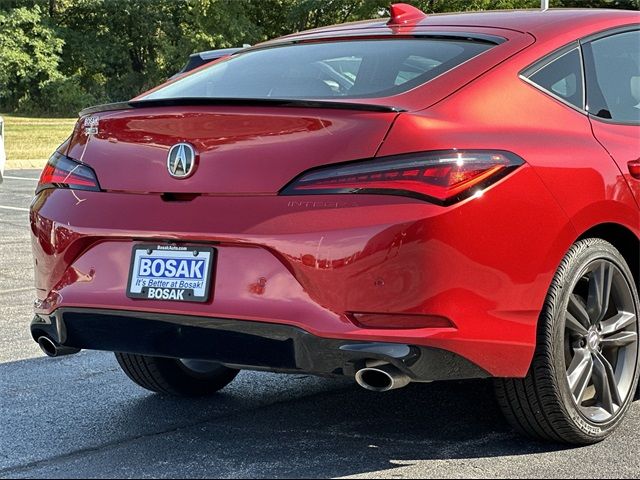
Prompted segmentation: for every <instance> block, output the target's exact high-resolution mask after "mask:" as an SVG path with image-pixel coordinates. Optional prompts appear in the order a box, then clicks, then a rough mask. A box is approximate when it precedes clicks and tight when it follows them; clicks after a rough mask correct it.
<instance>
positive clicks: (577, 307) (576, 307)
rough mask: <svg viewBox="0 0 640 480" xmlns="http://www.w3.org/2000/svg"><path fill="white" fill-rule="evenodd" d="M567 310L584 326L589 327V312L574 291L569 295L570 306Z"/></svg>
mask: <svg viewBox="0 0 640 480" xmlns="http://www.w3.org/2000/svg"><path fill="white" fill-rule="evenodd" d="M567 310H568V312H569V313H570V314H571V315H572V316H573V317H574V318H575V319H576V320H577V321H578V323H580V324H582V325H583V326H584V327H586V328H587V327H589V326H590V325H591V320H589V313H588V312H587V309H586V308H585V307H584V305H583V304H582V301H581V300H580V298H579V297H578V296H577V295H576V294H575V293H572V294H571V295H570V296H569V306H568V308H567Z"/></svg>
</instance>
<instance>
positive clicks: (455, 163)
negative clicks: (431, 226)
mask: <svg viewBox="0 0 640 480" xmlns="http://www.w3.org/2000/svg"><path fill="white" fill-rule="evenodd" d="M523 163H524V161H523V160H522V159H521V158H520V157H518V156H517V155H514V154H513V153H510V152H504V151H495V152H494V151H486V150H465V151H458V150H447V151H434V152H425V153H414V154H409V155H399V156H394V157H383V158H379V159H373V160H366V161H357V162H351V163H348V164H342V165H338V166H330V167H322V168H318V169H314V170H310V171H308V172H305V173H303V174H302V175H300V176H299V177H298V178H296V179H295V180H294V181H293V182H291V183H290V184H289V185H287V186H286V187H285V188H284V189H283V190H282V192H281V194H282V195H306V194H315V195H319V194H325V195H326V194H343V193H368V194H386V195H403V196H408V197H415V198H419V199H423V200H428V201H431V202H434V203H438V204H440V205H450V204H452V203H455V202H458V201H460V200H462V199H464V198H468V197H470V196H472V195H475V194H478V193H480V192H482V190H483V189H485V188H487V187H488V186H489V185H491V184H492V183H494V182H496V181H498V180H499V179H500V178H502V177H504V176H505V175H507V174H508V173H509V172H511V171H512V170H513V169H515V168H517V167H519V166H520V165H522V164H523Z"/></svg>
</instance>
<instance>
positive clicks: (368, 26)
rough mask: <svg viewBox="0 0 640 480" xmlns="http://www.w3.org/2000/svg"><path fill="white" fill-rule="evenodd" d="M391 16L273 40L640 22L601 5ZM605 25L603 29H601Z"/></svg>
mask: <svg viewBox="0 0 640 480" xmlns="http://www.w3.org/2000/svg"><path fill="white" fill-rule="evenodd" d="M387 21H388V18H382V19H376V20H365V21H360V22H352V23H345V24H341V25H332V26H328V27H322V28H317V29H313V30H307V31H304V32H300V33H295V34H293V35H288V36H286V37H282V38H280V39H277V40H273V41H271V42H267V43H272V42H278V41H282V40H284V39H286V40H289V41H294V40H304V39H308V38H311V37H313V38H322V37H338V36H340V37H342V36H351V35H354V36H355V35H362V34H366V33H370V34H377V35H380V34H393V33H405V34H406V33H408V31H410V30H422V29H426V28H432V27H468V28H469V29H470V30H474V29H477V28H488V29H500V30H512V31H517V32H521V33H528V34H531V35H533V36H534V37H536V38H537V39H538V40H546V39H548V38H552V37H554V36H556V35H560V34H564V33H566V32H567V30H575V31H579V32H582V31H589V30H591V31H598V30H599V29H605V28H610V26H611V25H612V24H614V25H615V24H620V25H625V24H632V23H639V22H640V12H637V11H631V10H614V9H598V8H582V9H549V10H544V11H543V10H540V9H528V10H493V11H484V12H470V13H453V14H452V13H445V14H433V15H426V16H425V17H424V18H423V19H421V20H419V21H417V22H416V23H413V24H410V25H402V26H394V27H390V26H389V25H387ZM600 26H601V28H600Z"/></svg>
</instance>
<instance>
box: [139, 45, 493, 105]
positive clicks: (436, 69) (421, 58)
mask: <svg viewBox="0 0 640 480" xmlns="http://www.w3.org/2000/svg"><path fill="white" fill-rule="evenodd" d="M493 46H494V44H492V43H489V42H486V41H474V40H470V39H456V38H450V39H435V38H412V39H394V40H346V41H334V42H326V43H299V44H287V45H284V46H276V47H269V48H263V49H259V50H254V51H249V52H246V53H241V54H239V55H236V56H234V57H231V58H230V59H229V60H227V61H223V62H221V63H217V64H214V65H212V66H211V67H209V68H206V69H205V70H202V71H200V72H198V73H195V74H193V75H191V76H188V77H186V78H183V79H181V80H178V81H177V82H175V83H173V84H171V85H168V86H166V87H164V88H162V89H160V90H157V91H156V92H153V93H151V94H149V95H147V96H146V97H144V99H145V100H156V99H169V98H193V97H205V98H207V97H208V98H251V99H268V98H276V99H277V98H284V99H324V98H326V99H331V98H342V99H348V98H366V97H385V96H390V95H395V94H398V93H402V92H404V91H407V90H410V89H412V88H415V87H417V86H418V85H422V84H423V83H425V82H428V81H429V80H432V79H433V78H435V77H437V76H439V75H441V74H443V73H445V72H447V71H449V70H451V69H452V68H455V67H456V66H458V65H460V64H461V63H464V62H466V61H467V60H469V59H471V58H473V57H475V56H476V55H479V54H481V53H483V52H485V51H487V50H488V49H490V48H491V47H493Z"/></svg>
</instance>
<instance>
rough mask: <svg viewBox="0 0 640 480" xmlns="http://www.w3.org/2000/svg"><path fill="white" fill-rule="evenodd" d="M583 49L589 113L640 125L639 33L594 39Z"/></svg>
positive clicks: (615, 120)
mask: <svg viewBox="0 0 640 480" xmlns="http://www.w3.org/2000/svg"><path fill="white" fill-rule="evenodd" d="M583 48H584V54H585V66H586V71H587V105H588V109H589V113H591V114H593V115H595V116H596V117H600V118H605V119H610V120H613V121H614V122H620V123H634V124H636V123H640V31H633V32H625V33H619V34H616V35H611V36H609V37H605V38H601V39H598V40H594V41H592V42H589V43H587V44H585V45H584V47H583Z"/></svg>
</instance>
